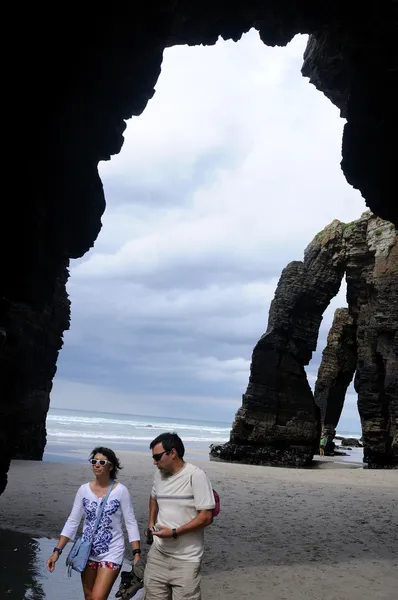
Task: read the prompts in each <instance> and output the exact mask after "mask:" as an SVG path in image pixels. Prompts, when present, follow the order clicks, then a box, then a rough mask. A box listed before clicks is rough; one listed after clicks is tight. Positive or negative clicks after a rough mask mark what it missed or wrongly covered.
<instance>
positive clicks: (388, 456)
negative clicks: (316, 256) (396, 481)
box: [346, 214, 398, 468]
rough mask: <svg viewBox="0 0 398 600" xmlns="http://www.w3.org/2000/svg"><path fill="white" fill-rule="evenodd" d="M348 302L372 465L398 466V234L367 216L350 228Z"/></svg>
mask: <svg viewBox="0 0 398 600" xmlns="http://www.w3.org/2000/svg"><path fill="white" fill-rule="evenodd" d="M351 236H352V242H351V244H350V246H349V249H348V256H347V274H346V278H347V301H348V304H349V307H350V312H351V314H352V315H353V317H354V318H355V319H356V323H357V347H358V364H357V371H356V374H355V382H354V385H355V390H356V392H357V393H358V410H359V415H360V418H361V423H362V432H363V441H364V459H365V461H366V462H367V463H368V466H369V467H376V468H377V467H380V466H385V467H388V466H389V465H398V348H397V335H398V238H397V232H396V230H395V229H393V227H392V226H391V224H390V223H388V222H383V221H381V220H380V219H378V218H375V217H369V216H368V215H366V214H365V215H364V216H363V218H361V219H360V220H359V221H356V222H355V223H354V225H353V228H352V234H351Z"/></svg>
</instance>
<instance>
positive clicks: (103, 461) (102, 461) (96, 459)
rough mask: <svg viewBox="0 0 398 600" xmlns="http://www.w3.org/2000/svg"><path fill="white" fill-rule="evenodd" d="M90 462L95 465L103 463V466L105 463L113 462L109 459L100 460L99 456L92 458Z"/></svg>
mask: <svg viewBox="0 0 398 600" xmlns="http://www.w3.org/2000/svg"><path fill="white" fill-rule="evenodd" d="M88 462H89V463H91V464H92V465H93V466H94V465H101V467H105V465H106V464H107V463H109V464H110V465H111V464H112V463H111V462H110V461H109V460H102V459H101V460H100V459H98V458H90V460H89V461H88Z"/></svg>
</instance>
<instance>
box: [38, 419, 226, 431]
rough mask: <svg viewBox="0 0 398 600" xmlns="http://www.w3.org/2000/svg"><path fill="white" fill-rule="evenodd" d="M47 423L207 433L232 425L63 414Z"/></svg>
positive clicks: (224, 429) (223, 429) (222, 429)
mask: <svg viewBox="0 0 398 600" xmlns="http://www.w3.org/2000/svg"><path fill="white" fill-rule="evenodd" d="M47 423H48V424H50V423H59V424H60V425H68V424H69V425H71V424H76V425H106V426H109V425H121V426H124V427H133V428H134V429H139V430H142V429H144V430H147V429H151V430H156V429H160V430H162V431H177V430H179V431H181V430H185V431H199V432H200V431H203V432H207V433H215V434H222V433H228V434H229V432H230V429H231V428H230V427H217V426H213V425H191V424H190V423H164V422H156V421H153V422H152V423H147V424H145V423H143V422H142V421H130V420H121V419H112V418H109V419H108V418H104V417H83V416H72V415H71V416H63V415H52V414H48V415H47Z"/></svg>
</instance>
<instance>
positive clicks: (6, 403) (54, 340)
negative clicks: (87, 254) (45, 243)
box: [0, 266, 70, 493]
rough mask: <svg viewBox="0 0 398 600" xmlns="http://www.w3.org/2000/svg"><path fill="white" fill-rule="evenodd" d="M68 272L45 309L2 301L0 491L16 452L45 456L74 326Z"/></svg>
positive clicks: (19, 455) (21, 455) (36, 457)
mask: <svg viewBox="0 0 398 600" xmlns="http://www.w3.org/2000/svg"><path fill="white" fill-rule="evenodd" d="M67 278H68V270H67V268H66V266H64V268H63V269H62V271H61V272H60V274H59V276H58V277H57V281H56V287H55V291H54V295H53V298H52V302H51V303H49V304H47V305H45V306H44V308H43V310H41V311H34V310H32V308H31V307H29V306H27V305H25V304H22V303H6V302H5V301H4V300H3V302H2V306H1V308H2V310H1V329H2V331H3V332H4V333H3V336H2V337H3V344H2V348H1V355H0V369H1V372H2V374H3V375H2V378H1V379H0V395H1V399H2V402H1V404H0V493H1V492H2V491H3V490H4V487H5V485H6V482H7V478H6V473H7V471H8V467H9V462H10V459H11V458H12V457H13V458H24V459H31V460H41V458H42V456H43V452H44V448H45V445H46V415H47V411H48V408H49V403H50V392H51V388H52V380H53V377H54V375H55V372H56V362H57V358H58V352H59V350H60V349H61V347H62V341H63V332H64V331H65V330H66V329H68V328H69V310H70V303H69V299H68V295H67V293H66V288H65V286H66V281H67Z"/></svg>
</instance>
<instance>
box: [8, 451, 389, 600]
mask: <svg viewBox="0 0 398 600" xmlns="http://www.w3.org/2000/svg"><path fill="white" fill-rule="evenodd" d="M120 456H121V459H122V462H123V464H124V465H125V468H124V469H123V470H122V471H121V473H120V477H119V479H120V480H121V481H122V482H123V483H125V484H126V485H127V486H128V487H129V489H130V491H131V493H132V496H133V498H134V505H135V510H136V514H137V517H138V521H139V525H140V530H141V531H143V530H144V528H145V526H146V519H147V505H148V493H149V490H150V487H151V482H152V477H153V467H152V464H151V460H150V457H149V455H145V454H140V453H129V452H120ZM192 462H194V463H195V464H198V465H199V466H201V467H203V468H204V469H205V470H206V471H207V473H208V475H209V477H210V478H211V480H212V483H213V486H214V488H215V489H216V490H217V491H218V492H219V494H220V496H221V513H220V515H219V516H218V517H217V519H215V521H214V523H213V525H212V526H211V527H209V529H208V530H207V532H206V546H207V548H206V553H205V557H204V573H203V600H207V599H210V598H212V599H214V598H216V599H217V600H227V599H228V600H246V599H247V600H248V599H250V600H257V599H259V600H260V599H261V600H262V599H264V600H321V599H322V600H323V599H324V598H327V600H396V597H397V596H396V590H397V588H398V471H369V470H365V469H360V468H355V465H346V464H342V463H337V462H333V461H330V460H324V461H318V462H317V463H316V465H318V468H313V469H303V470H296V469H282V468H273V467H255V466H248V465H240V464H239V465H238V464H225V463H221V462H208V461H201V460H193V461H192ZM89 478H90V468H89V467H88V465H86V464H78V463H55V462H42V463H41V462H26V461H14V463H13V465H12V467H11V471H10V475H9V485H8V487H7V490H6V492H5V493H4V494H3V495H2V496H1V497H0V529H3V530H4V529H8V530H11V532H8V533H6V532H4V531H0V541H1V539H3V540H6V539H7V540H9V543H8V544H5V545H4V546H3V544H2V543H0V552H1V555H2V558H1V564H2V568H1V571H0V572H1V573H2V576H1V581H2V583H1V585H2V586H3V581H5V579H4V577H3V574H4V573H5V572H6V570H7V569H8V573H9V575H10V574H11V577H10V576H8V577H7V582H6V583H7V585H8V586H9V587H8V589H9V590H10V589H11V588H10V586H12V585H16V580H15V578H16V575H15V571H13V570H12V568H13V567H12V565H14V566H15V557H16V556H17V555H18V551H14V549H12V550H11V546H12V545H13V543H14V542H16V543H15V547H17V546H18V544H19V545H20V546H21V547H22V546H23V544H24V543H25V542H26V540H27V539H28V538H27V537H26V536H22V538H21V537H20V538H18V540H17V539H16V536H18V533H17V532H21V533H25V534H30V535H31V536H34V537H35V538H37V537H41V538H56V537H57V536H58V534H59V531H60V529H61V527H62V525H63V523H64V521H65V519H66V518H67V516H68V514H69V511H70V508H71V506H72V502H73V497H74V494H75V492H76V490H77V488H78V486H79V485H80V484H81V483H84V482H85V481H87V480H88V479H89ZM23 540H25V542H23ZM26 543H27V542H26ZM33 543H36V550H34V551H30V554H29V553H28V554H29V556H30V558H29V560H28V559H24V560H20V561H18V563H19V569H20V576H19V579H21V578H22V574H24V577H25V575H26V578H27V581H28V580H29V577H30V578H31V579H32V577H33V579H34V578H35V577H36V579H34V580H35V581H39V582H41V585H42V588H43V589H44V591H43V594H44V595H41V596H40V595H37V597H36V596H26V598H27V599H28V598H29V600H30V599H31V598H34V600H41V599H42V598H46V599H47V600H58V599H59V600H62V599H63V597H64V596H61V595H60V594H59V590H60V589H61V588H62V590H64V589H66V590H68V595H67V596H65V598H66V597H67V598H68V600H75V599H76V600H78V599H79V600H80V599H81V598H82V595H81V592H80V588H79V585H78V583H79V581H78V575H77V574H75V575H76V576H75V577H73V581H71V580H70V579H68V578H67V576H66V569H65V567H64V561H63V558H64V556H62V557H61V559H60V561H59V562H58V567H59V568H57V570H56V572H55V573H54V574H52V575H51V574H49V573H46V572H45V571H44V570H43V569H42V565H43V562H44V560H45V558H46V553H48V552H49V551H51V548H52V544H53V540H47V541H46V540H41V541H40V542H33ZM46 543H47V544H48V548H46V547H45V546H46ZM5 546H6V547H8V551H7V552H6V553H5V552H4V547H5ZM143 546H144V549H145V550H146V549H147V547H146V545H145V543H144V544H143ZM24 552H25V554H26V553H27V551H24ZM28 565H31V566H30V567H29V569H28ZM35 569H36V575H33V576H32V573H34V572H35ZM13 579H14V580H15V581H14V584H13ZM10 580H11V581H10ZM18 583H20V581H18ZM114 591H116V589H115V590H114ZM2 592H3V587H2V588H1V589H0V597H1V598H3V594H2ZM111 597H114V596H113V593H112V595H111ZM4 598H7V600H8V598H11V600H14V598H15V600H22V599H23V596H22V597H20V596H19V597H18V596H13V595H10V594H8V595H5V596H4Z"/></svg>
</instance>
